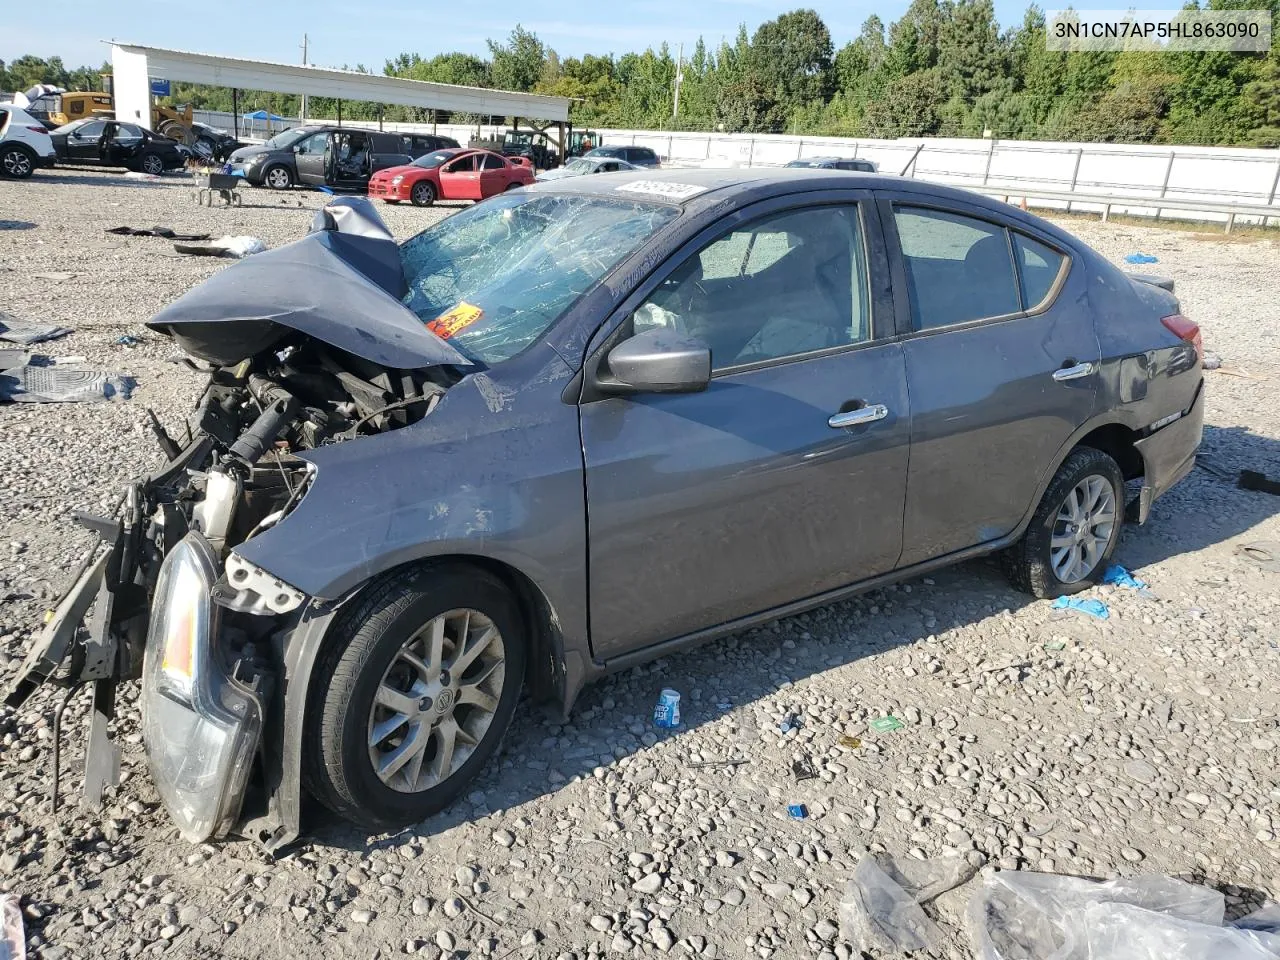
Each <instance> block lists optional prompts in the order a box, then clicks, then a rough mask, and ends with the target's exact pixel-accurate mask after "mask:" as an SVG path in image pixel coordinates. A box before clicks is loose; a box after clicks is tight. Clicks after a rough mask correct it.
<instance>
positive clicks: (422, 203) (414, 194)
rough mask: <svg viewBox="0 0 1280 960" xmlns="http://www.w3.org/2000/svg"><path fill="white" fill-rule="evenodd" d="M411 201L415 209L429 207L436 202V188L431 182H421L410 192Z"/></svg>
mask: <svg viewBox="0 0 1280 960" xmlns="http://www.w3.org/2000/svg"><path fill="white" fill-rule="evenodd" d="M409 199H410V200H412V201H413V205H414V206H415V207H429V206H431V205H432V204H433V203H435V202H436V188H435V185H434V184H432V183H431V181H429V180H419V181H418V182H417V183H415V184H414V185H413V189H412V190H410V191H409Z"/></svg>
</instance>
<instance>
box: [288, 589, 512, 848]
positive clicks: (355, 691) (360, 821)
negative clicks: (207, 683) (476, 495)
mask: <svg viewBox="0 0 1280 960" xmlns="http://www.w3.org/2000/svg"><path fill="white" fill-rule="evenodd" d="M459 609H470V610H475V611H479V612H480V613H482V614H484V616H486V617H488V619H489V620H490V621H492V624H493V626H495V627H497V629H498V630H499V632H500V634H501V640H502V647H503V654H504V675H503V678H502V681H501V683H502V686H501V691H500V693H497V694H496V696H497V706H496V708H495V709H494V710H493V712H492V720H491V721H490V723H489V726H488V728H487V729H486V730H485V731H484V732H483V733H482V734H481V735H480V737H479V739H478V742H477V743H476V745H475V746H474V748H473V749H472V753H471V754H470V756H468V757H467V758H466V759H465V760H464V761H463V762H461V763H460V764H459V766H458V767H457V769H456V770H455V771H454V772H453V773H452V774H451V775H449V776H446V777H445V778H444V779H443V780H442V781H441V782H439V783H437V784H435V785H434V786H431V787H428V788H427V789H424V790H420V791H418V792H406V791H403V790H398V789H393V788H392V787H391V786H388V785H387V784H386V783H384V782H383V781H382V780H381V779H380V778H379V776H378V773H377V771H376V770H375V769H374V765H373V760H372V759H371V753H370V730H371V725H372V716H373V713H372V711H373V709H374V696H375V694H376V693H377V691H378V689H379V687H380V685H381V684H382V682H383V680H384V677H385V675H386V674H387V671H388V669H389V668H390V667H391V666H392V665H393V663H395V662H396V659H397V657H398V656H399V653H400V650H401V648H402V647H403V646H404V644H405V643H406V642H407V641H408V640H409V639H410V638H411V637H413V635H414V634H415V633H416V632H418V631H419V630H420V629H421V628H422V627H423V626H424V625H426V624H427V623H429V622H430V621H431V620H432V619H433V618H435V617H438V616H440V615H442V614H445V613H447V612H449V611H456V610H459ZM526 636H527V631H526V629H525V625H524V623H523V622H522V618H521V615H520V608H519V605H518V604H517V603H516V602H515V600H514V599H513V598H512V597H511V595H510V594H509V593H508V591H507V589H506V587H505V586H504V585H503V584H502V582H501V581H499V580H498V579H497V578H496V577H493V576H491V575H490V574H488V573H485V572H484V571H481V570H477V569H475V568H472V567H466V566H460V565H447V566H445V565H440V566H434V565H427V566H422V567H414V568H410V569H407V570H403V571H400V572H398V573H394V574H391V575H389V576H387V577H386V578H385V579H383V580H381V581H380V582H377V583H374V584H372V585H371V586H370V587H369V588H368V589H367V591H366V593H365V595H364V596H363V597H362V598H360V599H358V600H357V601H356V602H355V604H354V605H353V607H352V608H351V609H350V610H349V611H348V612H347V614H346V615H345V616H343V617H342V619H341V621H340V622H339V623H338V624H336V625H335V627H334V629H333V632H332V634H331V635H330V636H329V637H328V638H327V639H326V641H325V646H324V648H323V649H322V650H321V652H320V655H319V656H318V658H317V661H316V664H315V666H314V668H313V673H312V677H313V680H312V686H311V690H310V691H309V693H308V701H307V719H306V729H305V730H304V732H303V733H304V739H303V768H304V770H303V772H304V776H305V778H306V783H307V786H308V788H309V790H310V792H311V793H312V794H313V795H314V796H315V797H316V798H317V799H319V800H320V801H321V802H322V803H323V804H324V805H325V806H326V807H328V808H329V809H330V810H332V811H333V812H334V813H336V814H338V815H339V816H341V817H344V818H345V819H347V820H350V821H351V822H353V823H355V824H357V825H359V826H360V827H363V828H365V829H367V830H371V831H380V830H388V829H393V828H397V827H401V826H404V825H406V824H410V823H417V822H418V821H421V820H424V819H425V818H427V817H429V816H431V815H432V814H434V813H437V812H439V811H440V810H443V809H444V808H445V807H447V806H448V805H449V804H450V803H452V802H453V801H454V800H455V799H456V798H457V797H458V796H459V795H460V794H461V793H462V792H463V791H464V790H465V789H466V788H467V785H468V784H469V783H470V782H471V781H472V780H473V779H474V778H475V776H476V775H477V774H478V773H479V772H480V770H481V769H483V767H484V765H485V764H486V763H488V761H489V759H490V758H491V757H492V756H493V755H494V753H495V752H496V751H497V750H498V747H499V745H500V744H501V742H502V738H503V736H504V735H505V734H506V731H507V728H508V727H509V726H510V724H511V718H512V715H513V714H514V713H515V709H516V703H517V701H518V700H519V697H520V691H521V688H522V686H523V682H524V672H525V661H526V641H525V638H526ZM454 710H455V713H454V715H456V710H457V708H454Z"/></svg>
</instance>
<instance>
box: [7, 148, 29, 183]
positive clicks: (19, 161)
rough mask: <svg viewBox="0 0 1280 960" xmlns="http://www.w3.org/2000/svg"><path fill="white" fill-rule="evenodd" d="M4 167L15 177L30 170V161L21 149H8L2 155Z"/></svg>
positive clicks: (24, 174)
mask: <svg viewBox="0 0 1280 960" xmlns="http://www.w3.org/2000/svg"><path fill="white" fill-rule="evenodd" d="M4 169H5V172H6V173H9V174H11V175H13V176H15V177H24V176H26V175H27V174H28V173H29V172H30V171H31V161H30V160H28V159H27V155H26V154H25V153H23V152H22V151H21V150H10V151H9V152H8V153H6V154H5V155H4Z"/></svg>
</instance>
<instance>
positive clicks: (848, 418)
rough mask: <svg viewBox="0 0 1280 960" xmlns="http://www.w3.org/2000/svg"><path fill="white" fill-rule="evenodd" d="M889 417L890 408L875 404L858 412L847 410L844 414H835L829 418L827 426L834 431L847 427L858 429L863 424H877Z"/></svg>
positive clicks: (861, 408) (860, 408)
mask: <svg viewBox="0 0 1280 960" xmlns="http://www.w3.org/2000/svg"><path fill="white" fill-rule="evenodd" d="M888 415H889V408H888V407H886V406H885V405H884V404H883V403H873V404H869V405H868V406H865V407H859V408H858V409H857V410H846V411H845V412H844V413H833V414H832V415H831V416H830V417H829V418H827V426H828V427H831V428H832V429H833V430H841V429H843V428H845V427H856V426H858V425H859V424H863V423H875V422H876V421H877V420H883V419H884V418H885V417H887V416H888Z"/></svg>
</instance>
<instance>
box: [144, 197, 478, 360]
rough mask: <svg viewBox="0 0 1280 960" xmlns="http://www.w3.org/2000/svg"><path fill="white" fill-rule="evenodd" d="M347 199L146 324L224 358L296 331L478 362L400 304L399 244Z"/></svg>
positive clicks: (365, 347)
mask: <svg viewBox="0 0 1280 960" xmlns="http://www.w3.org/2000/svg"><path fill="white" fill-rule="evenodd" d="M344 201H345V202H343V203H342V204H341V207H342V209H339V210H329V211H328V213H326V212H325V211H321V213H320V215H319V216H317V218H316V223H315V225H314V226H313V230H314V231H315V232H313V233H310V234H308V235H307V236H305V237H303V238H302V239H301V240H298V241H296V242H294V243H291V244H289V245H287V246H284V247H280V248H278V249H276V250H268V251H266V252H264V253H259V254H255V255H254V256H252V257H248V258H247V259H245V260H241V261H239V262H238V263H235V264H233V265H232V266H230V267H227V268H226V269H225V270H221V271H219V272H218V273H216V274H214V275H213V276H212V277H210V278H209V279H208V280H206V281H205V282H204V283H202V284H201V285H200V286H198V287H196V288H195V289H194V290H191V291H189V292H188V293H186V294H184V295H183V296H181V297H179V298H178V299H177V300H175V301H174V302H173V303H171V304H170V305H169V306H167V307H165V308H164V309H163V310H161V311H160V312H159V313H158V314H156V315H155V316H154V317H153V318H152V319H151V320H150V321H148V323H147V326H148V327H150V328H151V329H152V330H156V331H158V332H160V333H165V334H168V335H169V336H171V337H173V339H174V340H175V341H177V343H178V345H179V346H181V347H182V349H184V350H185V351H187V352H188V353H190V354H192V355H193V356H196V357H200V358H201V359H203V360H208V361H210V362H212V363H217V364H220V365H228V364H233V363H238V362H239V361H241V360H244V359H245V358H247V357H251V356H253V355H254V354H256V353H259V352H261V351H263V350H266V349H269V348H270V347H272V346H274V345H275V344H276V343H277V342H279V341H280V340H282V339H283V338H285V337H286V336H288V334H289V333H290V332H291V331H298V332H299V333H305V334H307V335H308V336H311V337H315V338H316V339H317V340H320V341H323V342H324V343H327V344H329V345H330V346H333V347H337V348H338V349H339V350H345V351H347V352H348V353H352V354H355V355H356V356H358V357H363V358H364V359H366V360H370V361H372V362H374V363H377V364H381V365H382V366H386V367H394V368H396V369H400V370H413V369H418V368H422V367H430V366H437V365H440V364H454V365H457V366H472V363H471V361H470V360H468V359H467V358H466V357H464V356H463V355H462V354H461V353H459V352H458V351H457V350H456V349H455V348H453V347H451V346H450V345H449V344H448V343H446V342H445V341H444V340H442V339H440V338H439V337H437V336H436V335H435V334H434V333H432V332H431V331H430V330H428V329H427V327H426V325H425V324H423V322H422V321H421V320H419V319H418V317H417V315H416V314H414V313H413V312H412V311H411V310H409V309H408V308H407V307H406V306H404V304H402V303H401V302H400V298H401V297H403V296H404V294H405V292H406V290H407V287H406V284H405V279H404V271H403V268H402V267H401V264H400V252H399V247H398V246H397V245H396V243H395V241H393V240H392V239H390V233H388V232H387V231H386V228H385V227H383V226H382V224H381V218H379V217H378V215H377V213H376V212H375V211H373V210H372V208H369V209H367V210H366V209H363V207H364V205H365V204H367V201H363V198H359V200H356V199H354V198H352V199H346V198H344ZM362 201H363V202H362ZM326 209H328V208H326ZM378 227H381V230H379V229H378Z"/></svg>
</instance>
